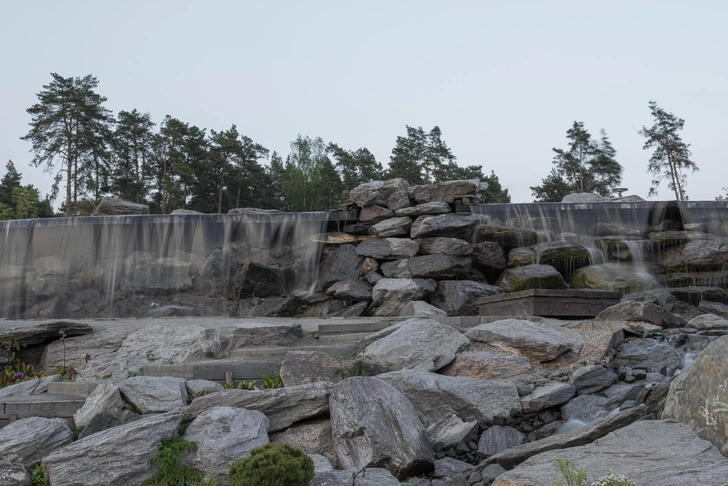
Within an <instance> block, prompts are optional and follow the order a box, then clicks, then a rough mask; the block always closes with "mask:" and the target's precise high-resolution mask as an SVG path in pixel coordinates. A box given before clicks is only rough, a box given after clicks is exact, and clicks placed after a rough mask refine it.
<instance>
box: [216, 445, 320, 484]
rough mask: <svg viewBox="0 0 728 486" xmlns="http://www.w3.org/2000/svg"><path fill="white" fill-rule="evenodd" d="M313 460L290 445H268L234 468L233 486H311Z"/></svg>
mask: <svg viewBox="0 0 728 486" xmlns="http://www.w3.org/2000/svg"><path fill="white" fill-rule="evenodd" d="M313 475H314V468H313V460H312V459H311V458H310V457H308V456H307V455H306V454H305V453H304V452H303V451H302V450H300V449H296V448H295V447H291V446H290V445H288V444H266V445H264V446H263V447H258V448H255V449H253V450H252V451H250V456H249V457H246V458H245V459H241V460H239V461H236V462H234V463H233V465H232V466H231V467H230V486H308V484H309V483H310V482H311V480H312V479H313Z"/></svg>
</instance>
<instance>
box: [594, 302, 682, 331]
mask: <svg viewBox="0 0 728 486" xmlns="http://www.w3.org/2000/svg"><path fill="white" fill-rule="evenodd" d="M594 319H595V320H597V321H642V322H649V323H650V324H655V325H657V326H661V327H667V328H671V327H683V326H685V324H687V321H685V319H683V318H682V317H679V316H675V315H673V314H670V313H669V312H667V311H666V310H665V309H664V308H662V307H660V306H658V305H655V304H653V303H651V302H637V301H634V300H627V301H624V302H620V303H619V304H616V305H613V306H611V307H607V308H606V309H604V310H603V311H601V312H600V313H599V314H597V316H596V317H595V318H594Z"/></svg>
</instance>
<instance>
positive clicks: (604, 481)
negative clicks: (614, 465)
mask: <svg viewBox="0 0 728 486" xmlns="http://www.w3.org/2000/svg"><path fill="white" fill-rule="evenodd" d="M591 486H635V484H634V483H633V482H632V481H630V480H629V479H627V478H626V477H625V476H622V475H621V474H614V473H613V472H612V471H607V475H606V476H604V477H603V478H599V479H597V480H596V481H594V482H593V483H591Z"/></svg>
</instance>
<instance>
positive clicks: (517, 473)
mask: <svg viewBox="0 0 728 486" xmlns="http://www.w3.org/2000/svg"><path fill="white" fill-rule="evenodd" d="M557 456H561V457H563V458H564V459H566V460H568V461H573V463H574V464H576V465H577V466H578V467H583V468H584V469H585V470H587V471H588V472H589V476H590V477H602V476H605V475H606V474H607V473H608V472H609V471H611V472H613V473H615V474H620V475H623V476H626V477H627V478H629V479H630V480H631V481H632V482H633V483H634V484H644V485H658V484H659V485H660V486H683V485H685V484H696V485H697V484H700V485H706V486H707V485H714V486H720V485H723V484H725V478H726V475H727V474H728V459H726V458H725V457H723V456H721V455H720V453H719V452H718V449H716V448H715V447H713V446H711V445H710V443H709V442H707V441H705V440H702V439H700V438H698V437H697V436H696V435H695V434H694V433H693V431H692V430H690V427H688V426H686V425H683V424H680V423H677V422H673V421H669V420H660V421H657V420H645V421H640V422H636V423H633V424H631V425H629V426H627V427H624V428H622V429H620V430H616V431H614V432H612V433H610V434H609V435H607V436H606V437H603V438H601V439H600V440H598V441H595V442H594V443H591V444H588V445H584V446H581V447H573V448H570V449H565V450H559V451H550V452H544V453H542V454H539V455H537V456H534V457H532V458H531V459H529V460H528V461H527V462H525V463H524V464H522V465H520V466H518V467H517V468H515V469H513V470H512V471H508V472H506V473H504V474H502V475H501V476H499V477H498V479H496V481H495V482H494V483H493V486H512V485H515V484H528V485H532V486H550V485H552V484H554V482H555V481H556V480H558V479H559V478H561V477H562V476H561V474H560V473H559V472H558V471H557V470H556V468H554V466H553V461H554V459H556V457H557Z"/></svg>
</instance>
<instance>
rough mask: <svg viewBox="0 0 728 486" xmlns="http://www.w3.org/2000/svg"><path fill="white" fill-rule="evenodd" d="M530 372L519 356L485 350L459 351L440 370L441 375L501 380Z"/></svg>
mask: <svg viewBox="0 0 728 486" xmlns="http://www.w3.org/2000/svg"><path fill="white" fill-rule="evenodd" d="M531 372H533V368H532V367H531V365H530V364H529V363H528V361H526V360H525V359H524V358H523V357H521V356H513V355H510V354H497V353H490V352H487V351H481V352H475V353H460V354H458V355H457V356H455V360H454V361H453V362H452V363H450V364H449V365H447V366H446V367H444V368H443V369H441V370H440V373H442V374H443V375H448V376H467V377H469V378H477V379H480V380H503V379H506V378H510V377H513V376H518V375H522V374H525V373H531Z"/></svg>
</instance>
